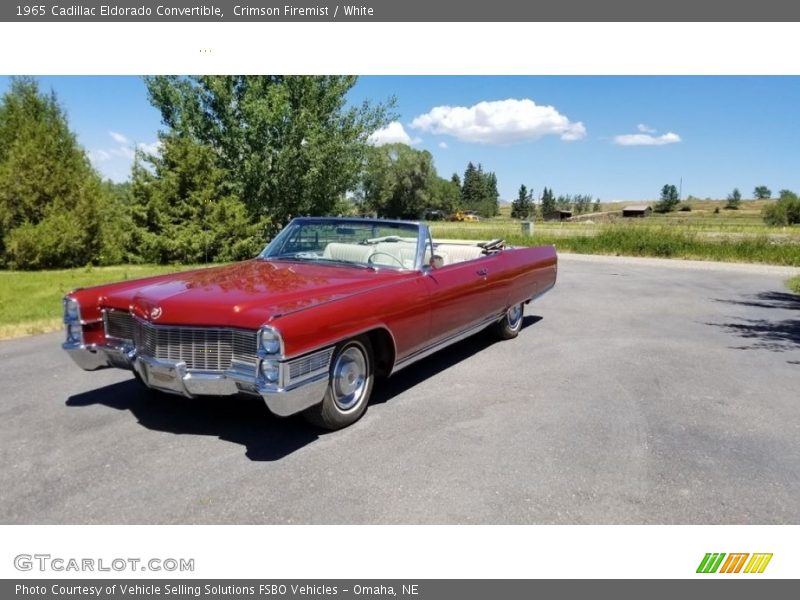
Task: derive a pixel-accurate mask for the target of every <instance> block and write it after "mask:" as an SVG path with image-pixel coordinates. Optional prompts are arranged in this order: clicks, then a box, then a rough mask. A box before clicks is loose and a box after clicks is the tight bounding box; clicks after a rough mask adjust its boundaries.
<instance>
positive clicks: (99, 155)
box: [89, 150, 111, 164]
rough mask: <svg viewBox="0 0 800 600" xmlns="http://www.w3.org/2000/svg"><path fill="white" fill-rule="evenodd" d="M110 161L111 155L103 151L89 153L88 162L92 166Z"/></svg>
mask: <svg viewBox="0 0 800 600" xmlns="http://www.w3.org/2000/svg"><path fill="white" fill-rule="evenodd" d="M110 159H111V154H109V153H108V152H106V151H105V150H92V151H90V152H89V160H90V161H91V162H92V164H96V163H101V162H105V161H107V160H110Z"/></svg>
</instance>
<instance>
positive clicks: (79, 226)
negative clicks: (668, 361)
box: [0, 76, 800, 269]
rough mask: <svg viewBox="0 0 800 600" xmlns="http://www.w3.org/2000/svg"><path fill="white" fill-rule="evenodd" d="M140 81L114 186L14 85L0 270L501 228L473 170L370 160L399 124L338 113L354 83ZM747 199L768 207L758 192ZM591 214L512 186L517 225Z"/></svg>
mask: <svg viewBox="0 0 800 600" xmlns="http://www.w3.org/2000/svg"><path fill="white" fill-rule="evenodd" d="M144 82H145V85H146V88H147V92H148V98H149V101H150V102H151V103H152V105H153V106H154V107H156V108H157V109H158V111H159V112H160V114H161V120H162V123H163V125H164V130H162V131H160V132H159V134H158V137H159V149H158V151H157V152H154V153H147V152H144V151H142V150H140V149H137V150H136V156H135V160H134V163H133V166H132V169H131V176H130V179H129V180H128V181H126V182H124V183H119V184H117V183H112V182H110V181H102V179H101V177H100V176H99V174H98V173H97V171H96V170H95V169H94V168H93V166H92V165H91V163H90V161H89V159H88V157H87V155H86V152H85V151H84V150H83V149H82V148H81V147H80V145H79V144H78V142H77V140H76V137H75V134H74V133H73V132H72V131H71V130H70V129H69V125H68V122H67V117H66V114H65V113H64V111H63V109H62V108H61V106H60V105H59V103H58V100H57V98H56V96H55V94H54V93H52V92H51V93H49V94H47V93H43V92H42V91H40V89H39V86H38V83H37V82H36V80H35V79H31V78H14V79H12V81H11V86H10V88H9V90H8V91H7V92H6V94H5V95H4V96H3V98H2V100H0V267H4V268H19V269H46V268H60V267H76V266H83V265H87V264H119V263H123V262H131V263H137V262H154V263H173V262H180V263H201V262H212V261H230V260H238V259H242V258H247V257H251V256H253V255H255V254H256V253H257V252H258V250H259V249H261V248H262V247H263V245H264V244H265V242H266V240H267V239H269V238H270V237H271V236H272V235H273V234H274V233H275V232H276V231H277V230H278V229H280V227H282V226H283V225H284V224H285V223H287V222H288V221H289V219H291V218H292V217H293V216H298V215H336V214H342V215H344V214H364V213H371V214H376V215H378V216H381V217H391V218H411V219H416V218H422V217H423V216H424V215H425V213H426V212H427V211H430V210H437V211H441V213H444V214H450V213H452V212H455V211H458V210H473V211H475V212H477V213H478V214H480V215H482V216H483V217H492V216H495V215H497V214H499V193H498V182H497V176H496V174H495V173H494V172H493V171H490V170H488V169H486V168H484V166H483V165H481V164H474V163H472V162H470V163H468V164H467V165H466V167H465V170H464V172H463V174H457V173H454V174H452V175H451V176H450V177H449V178H446V177H441V176H439V174H438V173H437V171H436V168H435V166H434V163H433V157H432V156H431V154H430V153H429V152H427V151H424V150H417V149H414V148H412V147H410V146H408V145H405V144H389V145H384V146H374V145H373V144H372V143H371V141H370V136H371V135H372V134H373V133H374V132H375V131H378V130H379V129H381V128H383V127H385V126H386V125H388V124H389V123H390V122H392V121H393V120H394V119H395V118H396V116H395V115H394V114H393V107H394V99H393V98H389V99H387V100H386V101H384V102H364V103H363V104H361V105H359V106H350V105H348V104H347V100H346V97H347V93H348V92H349V90H350V89H351V88H352V87H353V85H355V83H356V78H355V77H350V76H199V77H173V76H156V77H145V78H144ZM762 188H763V189H762ZM665 189H666V196H664V194H663V191H664V190H662V200H661V201H667V202H668V203H673V204H672V207H674V201H675V200H677V190H675V189H674V186H671V187H670V186H665ZM756 193H759V194H762V195H764V194H766V196H767V197H769V196H771V192H770V191H769V190H768V189H766V188H764V186H760V187H759V188H756ZM732 196H733V195H732ZM780 196H781V197H780V199H779V200H778V202H776V203H775V204H774V205H772V206H771V207H770V211H769V214H768V215H767V214H766V213H765V219H767V218H768V219H769V222H771V223H774V224H781V223H789V224H791V223H795V222H800V201H798V199H797V196H795V195H794V194H793V193H792V192H789V191H788V190H783V191H782V192H781V194H780ZM731 201H732V202H736V201H737V200H736V199H735V198H732V199H731ZM665 206H666V205H665ZM599 207H600V204H599V200H594V199H593V198H592V196H590V195H581V194H579V195H558V196H556V195H555V193H554V192H553V190H552V189H551V188H548V187H545V188H544V189H543V190H542V193H541V195H540V196H539V199H538V202H536V201H534V197H533V191H532V190H529V189H528V188H527V187H526V186H524V185H523V186H521V187H520V190H519V196H518V198H517V199H515V201H514V203H513V204H512V215H513V216H514V217H515V218H521V219H523V218H532V217H534V216H539V217H541V218H544V219H552V218H558V216H559V214H560V211H563V210H569V211H571V212H573V214H580V213H584V212H589V211H596V210H598V209H599ZM671 209H672V208H669V207H668V208H667V210H671Z"/></svg>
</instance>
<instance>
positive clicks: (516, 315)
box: [506, 304, 522, 329]
mask: <svg viewBox="0 0 800 600" xmlns="http://www.w3.org/2000/svg"><path fill="white" fill-rule="evenodd" d="M506 319H508V326H509V327H510V328H511V329H516V328H517V327H519V325H520V323H521V322H522V304H517V305H516V306H512V307H511V308H509V309H508V311H507V312H506Z"/></svg>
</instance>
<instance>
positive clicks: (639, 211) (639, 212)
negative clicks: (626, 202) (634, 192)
mask: <svg viewBox="0 0 800 600" xmlns="http://www.w3.org/2000/svg"><path fill="white" fill-rule="evenodd" d="M652 212H653V208H652V207H651V206H649V205H647V204H631V205H630V206H626V207H625V208H623V209H622V216H623V217H634V218H635V217H639V218H642V217H646V216H648V215H650V214H651V213H652Z"/></svg>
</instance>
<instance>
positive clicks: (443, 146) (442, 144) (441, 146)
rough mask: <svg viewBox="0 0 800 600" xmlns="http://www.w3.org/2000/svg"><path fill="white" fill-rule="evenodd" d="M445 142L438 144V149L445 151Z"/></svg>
mask: <svg viewBox="0 0 800 600" xmlns="http://www.w3.org/2000/svg"><path fill="white" fill-rule="evenodd" d="M447 147H448V146H447V142H439V148H441V149H442V150H447Z"/></svg>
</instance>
